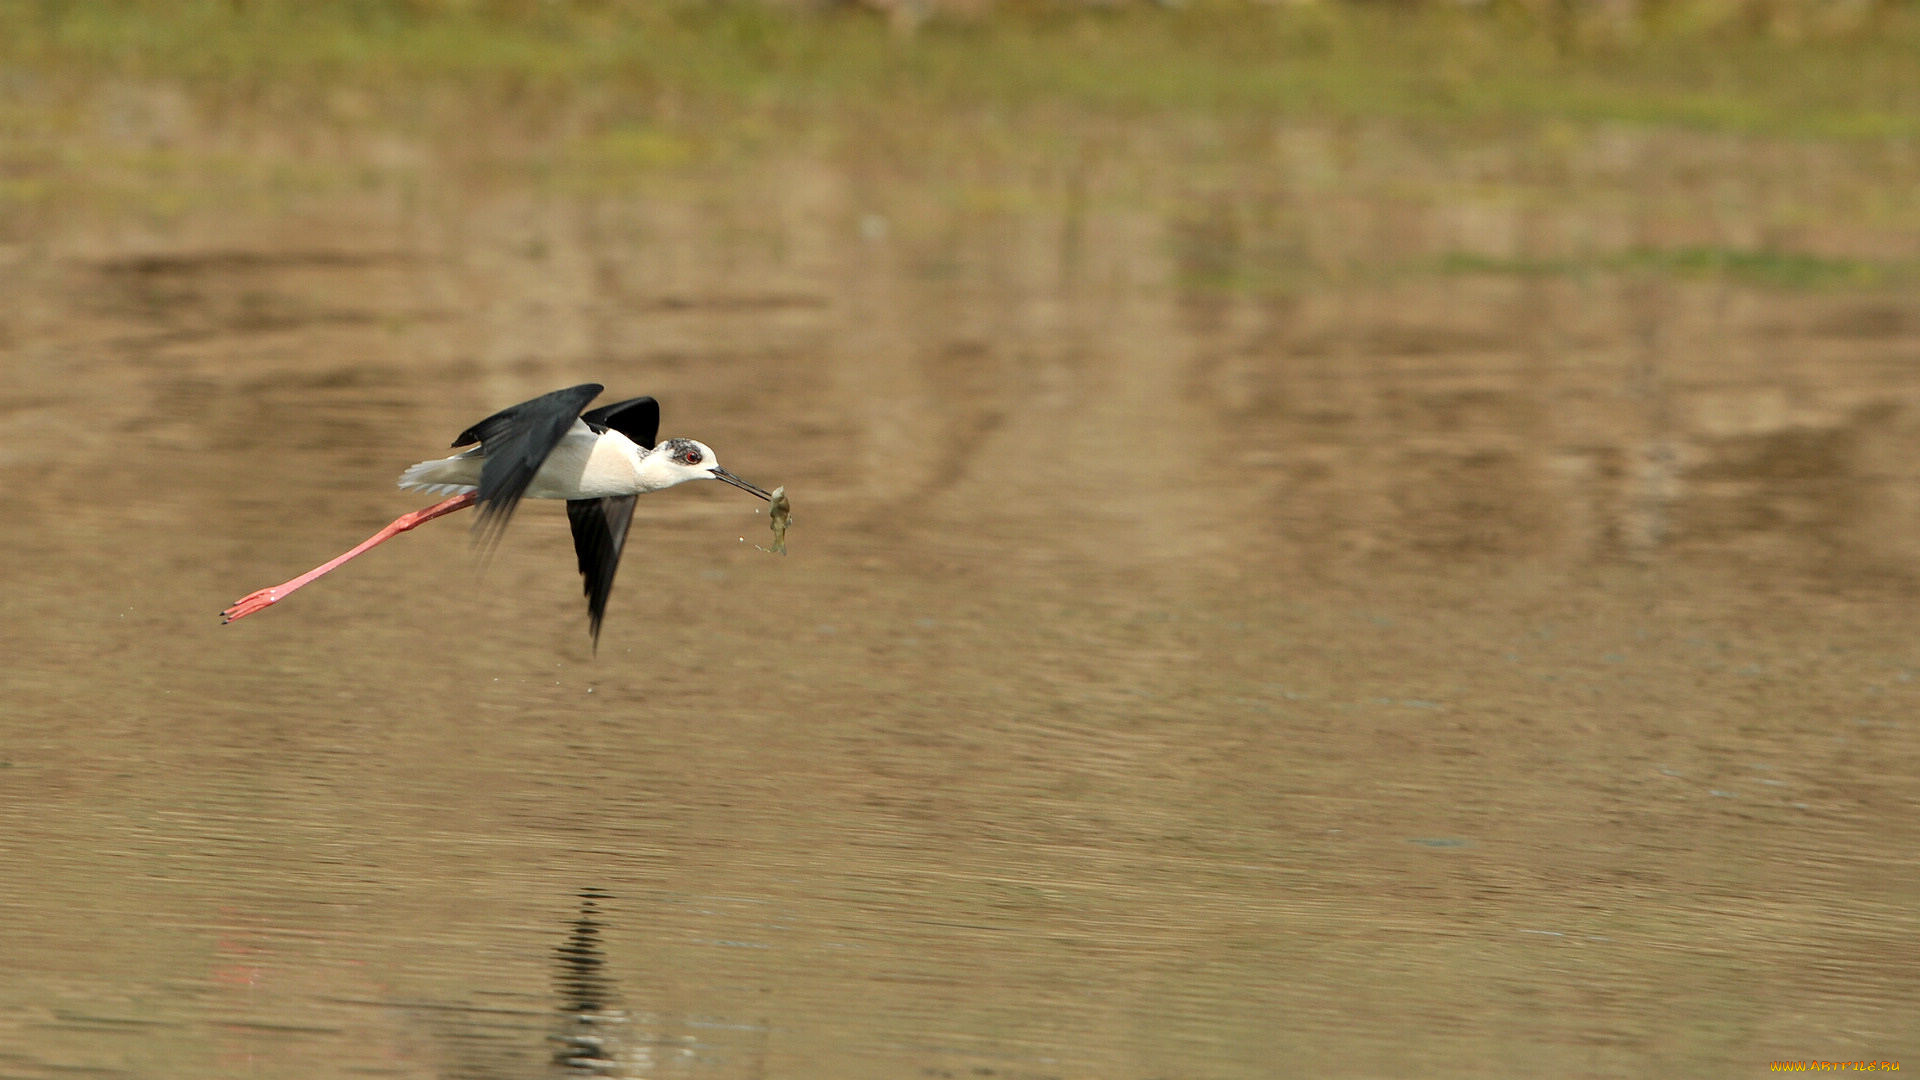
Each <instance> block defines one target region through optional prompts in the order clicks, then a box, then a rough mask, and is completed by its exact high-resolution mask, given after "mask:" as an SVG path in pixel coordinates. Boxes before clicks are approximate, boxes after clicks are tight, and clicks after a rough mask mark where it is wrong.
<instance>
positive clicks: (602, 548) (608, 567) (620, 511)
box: [567, 495, 639, 650]
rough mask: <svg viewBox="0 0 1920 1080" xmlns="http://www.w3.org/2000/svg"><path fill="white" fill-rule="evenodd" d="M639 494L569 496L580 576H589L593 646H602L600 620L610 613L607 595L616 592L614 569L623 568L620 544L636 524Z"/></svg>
mask: <svg viewBox="0 0 1920 1080" xmlns="http://www.w3.org/2000/svg"><path fill="white" fill-rule="evenodd" d="M637 498H639V496H637V495H616V496H613V497H611V498H606V499H569V500H567V520H568V521H570V522H571V523H572V524H573V551H574V554H576V555H578V556H580V576H581V577H583V578H585V579H586V590H587V617H588V619H590V620H591V622H592V631H593V647H594V648H595V649H596V650H597V649H599V648H600V620H601V619H602V618H603V617H605V615H606V614H607V595H608V594H609V593H611V592H613V573H614V571H616V570H618V569H620V548H621V547H622V546H623V545H625V544H626V542H627V526H629V525H631V524H633V503H634V500H635V499H637Z"/></svg>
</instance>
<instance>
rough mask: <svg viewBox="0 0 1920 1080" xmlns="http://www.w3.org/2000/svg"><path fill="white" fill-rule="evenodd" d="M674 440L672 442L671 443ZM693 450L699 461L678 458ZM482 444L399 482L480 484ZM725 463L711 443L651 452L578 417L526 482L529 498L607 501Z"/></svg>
mask: <svg viewBox="0 0 1920 1080" xmlns="http://www.w3.org/2000/svg"><path fill="white" fill-rule="evenodd" d="M670 444H671V446H670ZM686 448H692V449H694V450H695V451H697V453H698V459H699V460H698V464H693V465H689V464H687V463H685V462H683V461H681V460H678V459H677V457H676V454H677V453H685V452H686ZM486 460H487V459H486V455H485V454H484V453H482V448H481V447H477V446H476V447H474V448H473V449H471V450H468V451H466V452H464V453H459V454H455V455H453V456H452V457H447V458H436V459H434V460H432V461H422V462H420V463H419V464H418V465H413V466H409V467H408V469H407V471H405V472H403V473H401V474H400V486H401V487H403V488H406V489H407V490H409V491H423V492H426V493H427V494H429V495H457V494H460V493H462V492H467V491H478V490H479V488H480V470H481V468H482V467H483V466H485V464H486ZM719 467H720V462H719V461H718V460H717V459H715V457H714V456H713V451H712V450H711V449H710V448H708V446H707V444H705V443H702V442H695V441H694V440H692V439H671V440H668V442H667V443H662V444H661V445H660V446H659V447H657V448H655V449H653V450H649V449H647V448H646V447H644V446H641V445H640V444H638V443H636V442H634V441H633V440H632V439H629V438H627V437H626V436H625V435H623V434H621V433H620V432H618V431H595V430H593V429H592V428H590V427H588V426H587V425H586V424H585V423H584V422H582V421H579V420H576V421H574V423H573V427H572V428H571V429H569V430H568V431H567V433H566V434H565V435H563V436H561V437H560V441H559V442H557V443H555V444H554V446H553V450H552V451H551V452H550V453H548V455H547V459H546V461H544V462H542V463H541V465H540V471H538V472H536V473H534V475H533V481H532V482H531V483H529V484H528V485H527V490H526V496H525V497H526V498H530V499H604V498H614V497H618V496H621V495H641V494H645V493H646V492H649V491H659V490H660V489H662V488H670V487H672V486H674V485H675V484H683V483H686V482H687V481H688V480H707V479H711V478H712V477H713V474H714V471H715V470H716V469H718V468H719Z"/></svg>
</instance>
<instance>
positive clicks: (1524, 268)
mask: <svg viewBox="0 0 1920 1080" xmlns="http://www.w3.org/2000/svg"><path fill="white" fill-rule="evenodd" d="M1436 269H1437V270H1438V271H1439V272H1440V273H1443V274H1503V275H1513V276H1521V277H1569V276H1580V275H1587V274H1598V273H1609V274H1618V273H1655V274H1667V275H1673V276H1676V277H1683V278H1714V279H1724V280H1728V281H1735V282H1739V283H1741V284H1745V285H1754V286H1759V287H1763V288H1775V289H1828V288H1861V287H1874V286H1882V285H1893V284H1900V283H1904V282H1910V281H1914V280H1920V260H1905V261H1890V260H1887V261H1873V260H1868V259H1856V258H1844V257H1838V258H1837V257H1829V256H1822V255H1813V254H1809V253H1807V252H1801V251H1771V250H1758V251H1751V250H1741V249H1737V248H1723V247H1699V246H1696V247H1680V248H1644V247H1642V248H1630V249H1628V250H1625V251H1620V252H1616V253H1612V254H1605V255H1596V256H1594V257H1591V258H1582V259H1511V258H1498V257H1493V256H1486V255H1474V254H1468V253H1465V252H1453V253H1449V254H1447V255H1445V256H1442V257H1441V258H1440V259H1439V261H1438V263H1437V265H1436Z"/></svg>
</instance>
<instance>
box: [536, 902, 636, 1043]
mask: <svg viewBox="0 0 1920 1080" xmlns="http://www.w3.org/2000/svg"><path fill="white" fill-rule="evenodd" d="M606 898H607V895H606V894H605V893H603V892H600V891H598V890H596V889H585V890H582V892H581V893H580V914H579V915H578V916H577V917H576V918H575V919H574V920H573V931H572V932H571V933H570V934H568V935H567V940H566V941H565V942H564V943H562V944H561V945H560V947H559V948H557V949H555V950H554V959H555V960H556V961H557V964H556V968H557V970H556V972H555V975H554V982H555V986H556V988H557V989H558V990H559V993H560V1022H559V1027H558V1029H557V1030H556V1031H555V1033H554V1034H553V1035H552V1036H551V1037H550V1038H551V1040H552V1042H553V1044H554V1050H553V1072H554V1075H556V1076H566V1077H577V1076H625V1075H628V1074H627V1073H626V1071H625V1070H624V1068H623V1066H622V1065H621V1058H622V1039H621V1029H622V1028H624V1027H625V1026H626V1024H627V1014H626V1013H625V1012H624V1011H622V1010H621V1009H620V1008H619V1006H618V1005H617V1004H616V1002H615V1000H614V993H613V985H612V983H611V981H610V980H609V979H608V977H607V972H606V967H607V955H606V953H605V951H603V949H602V948H601V944H600V928H601V925H602V924H601V921H600V907H599V901H602V900H605V899H606Z"/></svg>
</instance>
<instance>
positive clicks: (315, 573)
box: [220, 491, 479, 623]
mask: <svg viewBox="0 0 1920 1080" xmlns="http://www.w3.org/2000/svg"><path fill="white" fill-rule="evenodd" d="M478 497H479V495H478V493H477V492H472V491H469V492H467V493H466V494H464V495H455V496H454V497H452V498H450V499H447V500H444V501H442V502H437V503H434V504H433V505H432V506H429V507H427V508H426V509H425V510H415V511H414V512H413V513H411V514H401V515H400V516H399V517H397V518H394V519H393V523H392V524H391V525H388V526H387V527H386V528H384V529H381V530H380V531H379V532H377V533H374V534H373V535H372V536H369V537H367V538H366V539H365V540H362V541H360V542H359V543H358V544H356V545H354V547H353V549H352V550H350V551H348V552H346V553H345V554H342V555H339V556H336V557H334V558H332V559H328V560H327V561H326V562H323V563H321V564H320V565H319V566H316V567H314V568H313V569H311V570H309V571H307V572H306V573H304V574H301V575H300V576H299V577H297V578H294V579H293V580H292V581H283V582H281V583H280V584H278V585H275V586H272V587H270V588H266V589H259V590H256V591H254V592H250V593H248V594H247V595H245V596H243V597H241V598H240V599H238V600H235V601H234V602H233V606H232V607H229V608H228V609H227V610H225V611H223V612H221V613H220V621H221V622H223V623H230V622H232V621H233V620H235V619H244V618H246V617H247V616H248V615H251V614H253V613H254V612H256V611H260V610H262V609H264V608H269V607H272V606H273V605H275V604H277V603H279V602H280V601H282V600H285V599H286V598H287V596H288V595H289V594H291V593H292V592H293V591H294V590H295V589H298V588H300V587H302V586H304V585H306V584H307V583H308V582H310V581H312V580H314V579H315V578H318V577H320V576H321V575H323V574H327V573H331V572H332V571H333V570H335V569H337V568H339V566H340V565H341V564H342V563H345V562H346V561H347V560H349V559H352V558H355V557H356V556H360V555H365V554H366V553H367V552H369V551H371V550H373V549H374V548H376V547H379V546H380V545H381V544H384V543H386V542H387V541H389V540H391V539H393V538H394V537H396V536H399V535H400V534H401V533H403V532H406V531H407V530H408V529H413V528H417V527H419V526H421V525H425V524H426V523H427V522H429V521H432V520H433V519H434V518H437V517H441V516H443V515H446V514H451V513H453V512H454V511H455V510H463V509H465V508H467V507H469V506H472V505H473V501H474V499H476V498H478Z"/></svg>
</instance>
